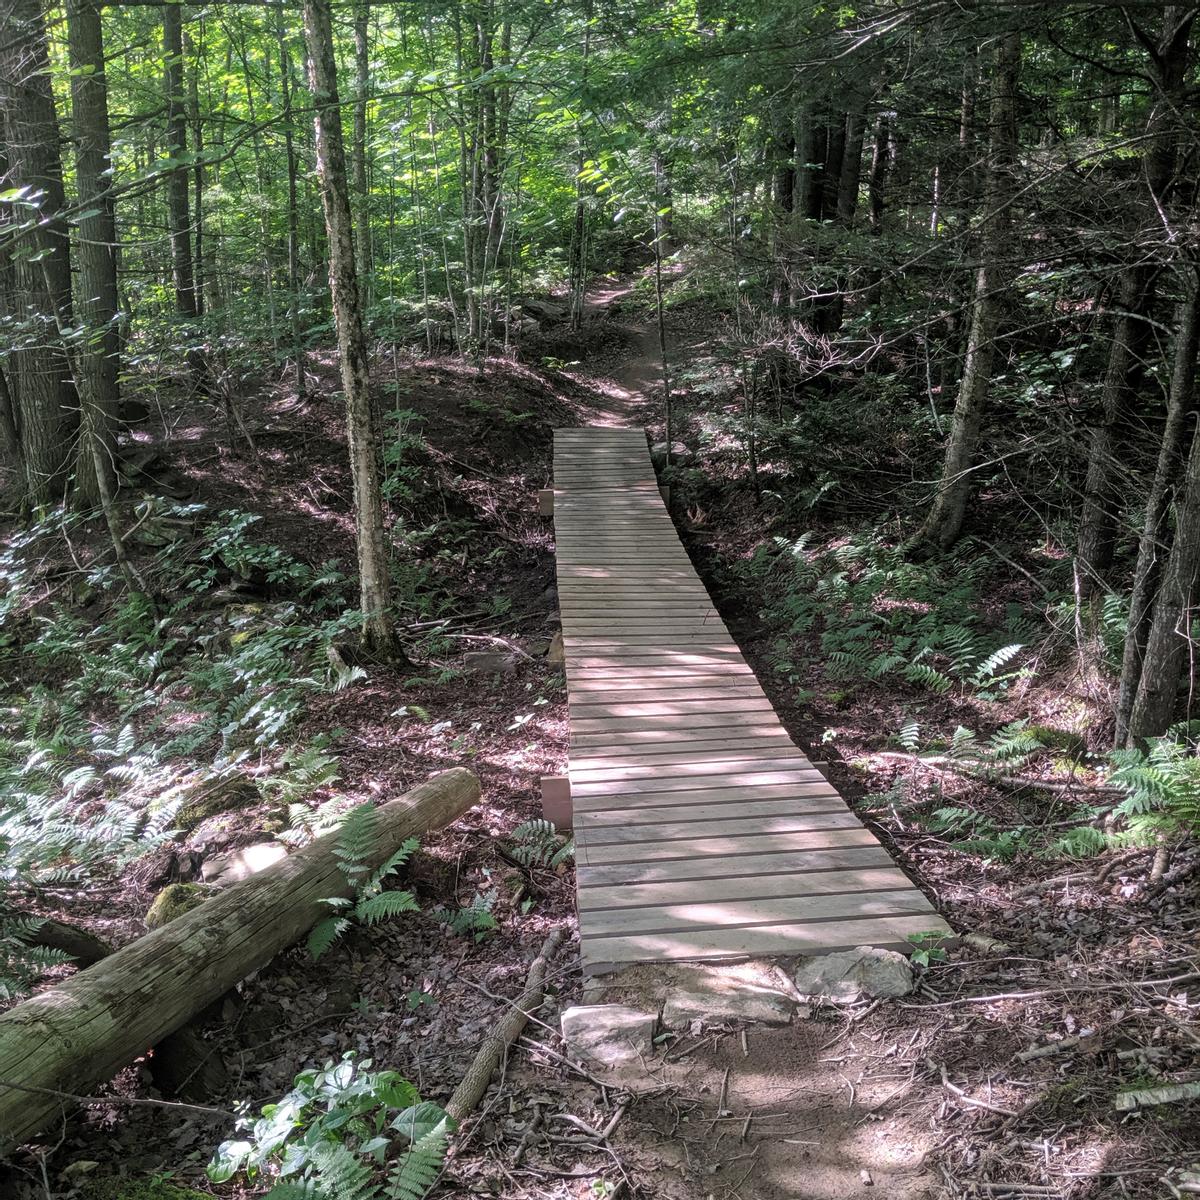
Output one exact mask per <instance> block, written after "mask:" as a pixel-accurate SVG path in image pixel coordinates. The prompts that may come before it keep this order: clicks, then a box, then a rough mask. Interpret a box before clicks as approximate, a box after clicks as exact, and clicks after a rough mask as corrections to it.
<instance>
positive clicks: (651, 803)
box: [572, 770, 845, 813]
mask: <svg viewBox="0 0 1200 1200" xmlns="http://www.w3.org/2000/svg"><path fill="white" fill-rule="evenodd" d="M812 774H813V775H814V776H816V775H818V773H817V772H816V771H815V770H814V771H813V772H812ZM818 778H819V782H818V781H814V780H810V781H808V782H805V783H799V784H798V783H795V782H788V783H776V784H764V785H761V786H756V787H745V786H742V787H720V786H716V787H700V788H693V789H690V790H689V789H671V788H667V789H665V790H660V791H656V790H654V787H653V784H652V783H651V784H650V785H649V786H647V787H645V788H643V789H642V790H640V791H638V790H633V785H632V784H627V785H625V786H624V787H622V786H621V785H615V786H613V787H608V786H607V785H606V786H605V787H602V788H598V787H597V785H595V784H580V785H579V787H578V788H575V789H574V790H573V795H572V803H573V805H574V807H575V811H576V812H577V813H592V812H605V811H608V810H609V809H612V808H613V807H614V806H616V805H618V804H620V805H623V806H624V807H625V808H626V809H628V810H630V811H632V810H636V811H638V812H652V811H653V810H654V809H657V808H664V807H668V806H678V805H683V804H733V805H739V804H746V803H748V802H751V801H756V800H797V801H800V800H825V799H827V798H828V797H831V796H836V797H837V798H838V799H839V800H841V799H842V797H841V796H840V795H839V794H838V792H837V791H836V790H835V789H834V788H833V786H832V784H830V783H827V782H826V781H825V780H824V779H823V778H820V777H819V776H818ZM689 782H690V781H689ZM710 782H712V783H714V784H719V783H720V779H719V778H717V779H713V780H711V781H710ZM842 803H843V804H844V803H845V801H844V800H843V801H842Z"/></svg>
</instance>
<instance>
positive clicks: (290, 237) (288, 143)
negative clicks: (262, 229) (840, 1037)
mask: <svg viewBox="0 0 1200 1200" xmlns="http://www.w3.org/2000/svg"><path fill="white" fill-rule="evenodd" d="M275 35H276V37H278V39H279V84H280V89H281V91H282V95H283V145H284V154H285V157H286V159H287V194H288V211H287V264H288V266H287V270H288V326H289V328H290V330H291V336H292V360H293V362H294V363H295V365H296V395H297V397H299V399H301V400H303V399H305V398H306V397H307V395H308V381H307V379H306V377H305V365H304V338H303V333H302V329H301V322H300V304H301V293H300V213H299V211H298V208H297V205H298V200H297V195H296V192H297V189H296V177H297V175H298V174H299V173H300V163H299V160H298V158H297V156H296V136H295V130H294V129H293V128H292V121H293V114H292V59H291V55H290V54H289V52H288V43H287V30H286V29H285V28H284V24H283V15H282V9H277V10H276V14H275Z"/></svg>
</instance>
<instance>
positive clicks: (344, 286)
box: [304, 0, 397, 656]
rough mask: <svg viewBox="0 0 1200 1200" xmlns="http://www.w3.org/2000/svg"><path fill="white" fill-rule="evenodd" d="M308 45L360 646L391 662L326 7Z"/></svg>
mask: <svg viewBox="0 0 1200 1200" xmlns="http://www.w3.org/2000/svg"><path fill="white" fill-rule="evenodd" d="M304 38H305V42H306V44H307V47H308V77H309V90H310V91H311V92H312V97H313V105H314V108H315V110H316V115H315V117H314V129H315V132H316V150H317V174H318V176H319V178H320V182H321V202H322V206H323V208H324V211H325V229H326V233H327V235H328V240H329V290H330V293H331V294H332V300H333V315H334V322H335V324H336V326H337V339H338V351H339V353H340V355H341V364H342V390H343V392H344V393H345V397H346V436H347V441H348V443H349V449H350V471H351V475H352V477H353V481H354V514H355V521H356V526H357V534H358V574H359V593H360V599H361V605H362V613H363V629H362V644H363V649H364V650H365V651H366V652H367V653H369V654H374V655H381V656H392V655H395V654H396V653H397V646H396V637H395V632H394V630H393V627H392V617H391V612H390V607H389V605H390V580H389V576H388V556H387V542H386V539H385V536H384V526H383V498H382V495H381V493H380V486H379V455H378V447H377V441H376V431H375V420H374V413H373V409H372V404H371V391H370V377H369V370H368V363H367V345H366V339H365V337H364V336H363V325H362V304H361V301H360V298H359V291H358V279H357V277H356V275H355V269H354V238H353V232H352V230H353V223H352V220H351V215H350V193H349V188H348V187H347V185H346V150H345V145H344V143H343V141H342V115H341V109H340V108H339V101H338V87H337V65H336V60H335V58H334V52H333V27H332V22H331V19H330V11H329V0H304Z"/></svg>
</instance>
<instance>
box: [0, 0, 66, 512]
mask: <svg viewBox="0 0 1200 1200" xmlns="http://www.w3.org/2000/svg"><path fill="white" fill-rule="evenodd" d="M0 117H2V119H3V122H4V138H3V141H4V143H5V146H6V150H7V156H8V177H7V186H8V187H12V188H28V189H29V192H30V195H31V197H33V200H32V202H33V203H35V204H36V205H37V213H36V216H35V215H32V214H31V213H30V211H29V210H28V208H24V209H21V210H18V211H17V212H16V213H14V214H13V215H14V216H15V217H16V218H17V220H19V222H20V223H21V224H23V225H24V224H28V225H29V226H30V229H29V232H27V233H25V234H24V236H23V238H22V241H21V246H20V250H19V252H16V253H13V255H12V264H13V266H12V279H13V289H14V293H15V301H16V305H17V309H18V312H19V314H20V315H22V316H23V317H24V320H23V322H22V324H23V325H24V330H23V333H24V337H23V339H22V340H23V342H24V345H23V346H21V348H19V349H16V350H14V351H13V352H12V354H11V358H10V370H9V375H8V382H9V383H10V385H11V387H12V391H13V394H14V398H15V414H16V421H15V425H16V428H17V430H18V431H19V434H20V457H21V468H22V474H23V478H24V500H25V503H26V504H27V505H30V506H33V507H40V506H43V505H48V504H51V503H53V502H54V501H55V500H56V499H58V498H60V497H61V495H62V485H63V481H64V478H65V476H66V473H67V470H68V467H69V464H70V457H71V456H70V448H71V444H72V441H73V435H74V432H75V429H76V428H77V426H78V401H77V399H76V396H75V389H74V387H73V386H72V384H71V373H70V368H69V364H68V363H67V360H66V358H65V356H64V355H63V354H62V352H61V349H60V341H59V337H58V320H59V318H60V317H65V318H67V319H69V314H70V312H71V261H70V252H69V243H68V235H67V225H66V221H65V219H64V218H63V216H62V213H63V210H64V209H65V207H66V198H65V195H64V192H63V178H62V162H61V160H60V158H59V134H58V119H57V117H56V115H55V112H54V96H53V93H52V91H51V86H50V66H49V59H48V56H47V49H46V30H45V26H44V24H43V21H42V6H41V5H40V4H38V3H37V0H11V2H10V3H9V5H8V20H7V22H6V23H4V25H3V29H2V31H0Z"/></svg>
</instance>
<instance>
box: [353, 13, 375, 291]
mask: <svg viewBox="0 0 1200 1200" xmlns="http://www.w3.org/2000/svg"><path fill="white" fill-rule="evenodd" d="M370 20H371V10H370V8H369V7H368V5H367V0H355V5H354V149H353V152H352V154H351V162H352V169H353V172H354V208H355V216H354V250H355V260H354V262H355V267H356V269H357V271H358V286H359V291H360V293H361V295H362V304H363V308H366V307H367V306H368V305H369V304H370V293H371V257H372V256H371V193H370V190H369V187H368V181H367V93H368V90H369V88H370V68H371V56H370V37H369V34H370Z"/></svg>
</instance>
